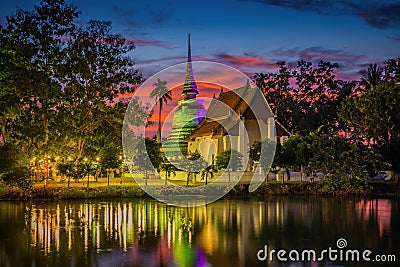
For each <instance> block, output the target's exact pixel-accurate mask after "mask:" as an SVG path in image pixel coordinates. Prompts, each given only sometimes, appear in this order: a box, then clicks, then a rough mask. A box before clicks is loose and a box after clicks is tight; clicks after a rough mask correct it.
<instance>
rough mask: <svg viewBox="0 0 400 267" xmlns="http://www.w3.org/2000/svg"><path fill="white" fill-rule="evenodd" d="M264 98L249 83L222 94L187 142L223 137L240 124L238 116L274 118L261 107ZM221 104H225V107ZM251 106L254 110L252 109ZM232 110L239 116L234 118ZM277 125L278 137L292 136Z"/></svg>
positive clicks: (268, 110) (187, 138)
mask: <svg viewBox="0 0 400 267" xmlns="http://www.w3.org/2000/svg"><path fill="white" fill-rule="evenodd" d="M263 98H264V96H263V95H262V94H261V93H260V91H259V90H258V89H257V88H250V85H249V83H247V84H246V85H245V86H243V87H240V88H237V89H235V90H232V91H228V92H221V94H220V95H219V97H218V99H213V100H212V101H211V103H210V106H209V108H208V110H207V114H206V116H205V118H204V119H203V120H202V121H201V122H200V123H199V125H198V126H197V127H196V129H194V130H193V132H192V133H191V134H190V135H189V136H187V137H186V138H185V141H189V140H192V139H193V138H195V137H200V136H210V135H211V136H218V135H219V136H222V135H224V134H225V133H226V130H225V129H227V130H229V129H231V128H232V127H234V126H235V125H236V124H237V123H238V119H237V118H238V116H241V117H244V118H245V119H256V118H259V119H262V120H265V121H266V120H267V119H268V118H270V117H273V114H272V111H271V110H270V109H267V110H265V108H262V105H261V106H259V104H260V99H263ZM220 102H223V103H224V104H225V105H223V104H221V103H220ZM249 104H250V105H251V106H252V107H254V108H250V107H249ZM257 107H259V108H257ZM232 110H233V111H234V112H235V113H236V114H237V116H233V114H232ZM254 113H256V114H254ZM207 118H208V119H207ZM215 120H218V121H219V122H217V121H215ZM275 123H276V132H277V135H278V136H285V135H287V136H290V135H291V133H290V132H289V131H288V130H287V129H286V128H285V127H284V126H283V125H282V124H281V123H279V122H278V121H277V120H276V119H275ZM221 124H222V125H224V126H222V125H221ZM224 128H225V129H224Z"/></svg>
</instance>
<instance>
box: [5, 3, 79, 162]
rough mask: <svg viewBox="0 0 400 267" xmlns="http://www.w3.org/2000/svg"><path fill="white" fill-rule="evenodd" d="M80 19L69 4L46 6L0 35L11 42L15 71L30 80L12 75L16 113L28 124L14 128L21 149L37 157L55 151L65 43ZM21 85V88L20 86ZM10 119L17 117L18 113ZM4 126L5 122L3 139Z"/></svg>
mask: <svg viewBox="0 0 400 267" xmlns="http://www.w3.org/2000/svg"><path fill="white" fill-rule="evenodd" d="M78 14H79V12H78V11H77V8H76V7H75V6H73V5H68V4H66V3H65V1H64V0H43V1H41V2H40V4H39V5H37V6H35V7H34V10H33V11H25V10H22V9H18V10H17V12H16V14H14V15H13V16H10V17H7V19H6V23H5V27H4V28H3V29H2V32H1V34H2V39H3V40H5V41H6V42H12V46H8V48H7V51H6V53H7V54H8V55H13V56H14V58H12V60H15V61H14V63H15V65H16V66H17V67H18V69H19V70H21V69H22V70H23V71H22V72H21V73H22V74H23V75H25V74H26V77H24V78H22V79H21V80H19V81H17V80H16V79H18V77H21V75H18V74H16V73H15V72H14V73H10V72H9V73H8V74H11V75H12V77H11V79H10V81H12V82H11V83H14V84H11V87H9V89H10V90H15V92H16V96H17V97H18V98H19V101H16V103H19V104H20V106H19V107H16V108H18V110H19V112H20V113H23V114H20V115H21V116H20V117H23V118H24V120H22V121H14V122H13V127H15V128H17V131H19V132H20V134H18V133H17V139H19V141H20V143H22V144H21V145H22V146H23V147H25V149H29V150H34V151H36V152H37V153H38V154H43V155H45V154H47V153H48V151H49V149H50V146H52V143H51V142H50V139H51V137H52V136H57V133H56V127H54V121H55V119H56V117H57V115H58V105H59V100H60V95H61V93H62V85H61V84H60V83H59V81H58V74H59V68H60V66H61V64H60V62H61V61H62V58H63V51H64V49H65V46H64V43H63V41H62V39H63V38H64V37H65V36H68V35H69V34H70V33H71V31H72V30H73V29H74V27H75V24H74V19H75V18H77V16H78ZM22 49H23V50H24V51H23V52H22V51H21V50H22ZM2 52H4V51H2ZM8 59H9V58H8ZM9 78H10V76H9ZM16 82H17V83H19V84H17V85H15V83H16ZM6 86H7V85H6ZM1 88H2V89H3V88H4V87H3V86H1ZM21 106H22V107H23V108H21ZM10 114H12V115H15V113H14V112H11V113H8V115H10ZM4 121H5V120H4V118H3V123H2V128H3V130H2V132H3V135H4V132H5V131H4ZM27 128H29V131H28V130H26V129H27Z"/></svg>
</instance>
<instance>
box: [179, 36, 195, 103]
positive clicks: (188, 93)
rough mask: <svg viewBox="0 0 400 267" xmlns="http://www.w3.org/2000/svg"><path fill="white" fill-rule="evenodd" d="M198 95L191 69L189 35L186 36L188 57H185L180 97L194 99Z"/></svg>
mask: <svg viewBox="0 0 400 267" xmlns="http://www.w3.org/2000/svg"><path fill="white" fill-rule="evenodd" d="M198 94H199V91H198V90H197V84H196V81H195V79H194V75H193V68H192V50H191V47H190V33H189V34H188V55H187V63H186V77H185V83H184V84H183V91H182V95H183V98H184V99H191V98H196V96H197V95H198Z"/></svg>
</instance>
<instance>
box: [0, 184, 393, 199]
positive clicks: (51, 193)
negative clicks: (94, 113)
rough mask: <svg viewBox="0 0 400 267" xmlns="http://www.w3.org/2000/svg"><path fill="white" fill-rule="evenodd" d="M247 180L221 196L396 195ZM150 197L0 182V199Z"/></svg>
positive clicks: (387, 187) (388, 187)
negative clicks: (251, 185) (252, 183)
mask: <svg viewBox="0 0 400 267" xmlns="http://www.w3.org/2000/svg"><path fill="white" fill-rule="evenodd" d="M248 188H249V185H248V184H239V185H236V186H235V187H234V188H233V189H232V190H230V191H229V192H228V193H227V194H226V195H225V196H224V198H258V199H262V198H265V197H269V196H307V195H321V196H338V195H342V196H354V195H358V196H366V197H369V196H400V188H399V186H398V185H397V184H396V183H384V182H382V183H367V184H366V185H365V186H363V187H360V188H356V189H355V188H350V187H343V188H332V187H329V186H327V184H326V183H322V182H314V183H309V182H303V183H290V182H289V183H285V184H282V183H264V184H262V185H261V186H260V187H259V188H258V189H257V190H256V191H254V192H249V191H248ZM159 190H168V191H170V192H171V194H174V195H179V192H178V191H177V190H176V189H175V188H173V187H172V186H160V188H159ZM117 198H150V196H148V195H147V194H146V193H145V192H144V191H143V190H142V189H141V188H140V187H139V186H138V185H112V186H102V187H89V188H85V187H71V188H66V187H54V188H46V189H44V188H33V189H31V190H28V191H23V190H21V189H19V188H17V187H13V186H7V185H0V200H35V199H38V200H68V199H117Z"/></svg>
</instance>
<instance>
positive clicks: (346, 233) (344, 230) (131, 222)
mask: <svg viewBox="0 0 400 267" xmlns="http://www.w3.org/2000/svg"><path fill="white" fill-rule="evenodd" d="M399 202H400V200H399V199H396V198H393V199H383V198H381V199H360V198H348V197H347V198H339V197H335V198H332V197H330V198H324V197H272V198H268V199H265V200H263V201H256V200H236V199H235V200H219V201H217V202H214V203H212V204H209V205H207V206H201V207H193V208H181V207H175V206H169V205H166V204H163V203H160V202H157V201H154V200H151V199H122V200H111V201H92V200H90V201H89V200H87V201H85V200H81V201H58V202H0V266H1V267H9V266H10V267H15V266H146V267H151V266H179V267H181V266H182V267H183V266H188V267H189V266H194V267H203V266H216V267H224V266H228V267H239V266H240V267H241V266H360V265H362V266H376V263H377V262H376V261H377V260H378V258H375V256H376V255H378V256H379V257H380V258H379V259H380V260H382V259H383V260H386V261H388V262H386V263H385V264H383V265H380V266H398V265H399V261H400V252H399V250H400V227H399V226H400V212H399ZM329 249H330V250H336V252H335V253H333V251H331V252H329ZM273 250H274V251H273ZM279 250H282V251H283V252H279V253H278V251H279ZM310 250H313V251H315V254H316V258H313V254H312V253H313V252H310ZM324 250H326V253H325V254H324V253H323V251H324ZM347 250H358V251H359V252H357V253H358V254H354V255H352V254H353V253H355V252H354V251H353V252H351V253H347ZM365 250H370V251H371V253H366V254H368V255H363V253H364V252H365ZM265 252H267V257H266V258H265ZM271 252H272V254H271ZM329 253H333V254H332V255H328V254H329ZM257 254H258V256H257ZM334 254H335V255H336V257H337V258H336V259H335V258H334V256H335V255H334ZM357 255H358V257H359V258H361V257H362V256H366V260H370V262H367V261H365V260H364V259H363V258H362V259H361V262H357V261H356V260H357V258H356V256H357ZM345 256H348V258H347V260H346V257H345ZM302 257H304V258H302ZM340 257H341V258H340ZM394 257H396V258H395V260H397V262H393V260H394ZM285 259H286V260H287V261H285ZM301 259H303V261H301ZM340 259H342V260H340ZM297 260H299V261H297ZM372 260H373V261H372ZM396 263H397V264H396Z"/></svg>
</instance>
